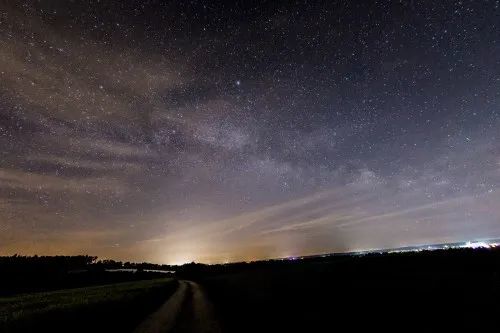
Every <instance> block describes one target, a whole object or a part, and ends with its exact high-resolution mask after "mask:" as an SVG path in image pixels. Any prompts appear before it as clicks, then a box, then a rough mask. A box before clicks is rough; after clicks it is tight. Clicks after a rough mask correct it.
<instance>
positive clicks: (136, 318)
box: [0, 279, 177, 332]
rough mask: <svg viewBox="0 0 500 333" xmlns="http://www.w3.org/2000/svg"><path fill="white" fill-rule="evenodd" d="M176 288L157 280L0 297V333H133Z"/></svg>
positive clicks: (167, 282)
mask: <svg viewBox="0 0 500 333" xmlns="http://www.w3.org/2000/svg"><path fill="white" fill-rule="evenodd" d="M176 287H177V280H174V279H155V280H144V281H134V282H124V283H116V284H111V285H102V286H92V287H86V288H76V289H67V290H58V291H50V292H39V293H32V294H22V295H17V296H11V297H4V298H0V332H131V331H132V330H133V328H134V327H136V326H137V325H138V324H139V323H140V322H141V321H142V320H143V319H144V317H146V316H147V315H148V314H149V313H150V312H152V311H154V310H155V309H156V308H157V307H158V306H160V304H161V303H163V302H164V301H165V299H168V297H170V295H171V294H172V293H173V292H174V291H175V289H176Z"/></svg>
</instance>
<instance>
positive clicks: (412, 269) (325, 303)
mask: <svg viewBox="0 0 500 333" xmlns="http://www.w3.org/2000/svg"><path fill="white" fill-rule="evenodd" d="M199 270H201V271H202V272H196V271H197V269H193V271H192V272H191V273H192V274H193V278H195V279H199V281H200V283H201V284H202V285H203V286H204V287H205V288H206V291H207V293H208V297H209V298H210V299H211V300H212V302H213V303H214V304H215V308H216V313H217V315H218V316H219V319H220V321H221V325H222V328H223V329H224V331H226V332H325V331H341V332H346V331H352V330H353V329H356V328H357V329H368V330H369V331H372V330H376V329H377V330H380V329H382V331H387V330H389V329H392V330H396V331H408V330H410V329H411V330H413V329H416V328H418V329H420V330H422V331H425V332H429V331H432V332H434V331H439V330H442V331H450V330H451V329H454V328H458V329H460V330H463V329H465V328H470V329H472V330H473V331H479V330H480V329H481V328H488V329H492V330H493V331H498V329H499V327H500V274H499V272H500V253H499V251H498V250H495V251H494V250H448V251H438V252H424V253H413V254H412V253H408V254H394V255H391V254H383V255H369V256H364V257H352V256H346V257H335V258H318V259H308V260H298V261H286V262H268V263H255V264H249V265H239V266H237V265H235V266H228V267H223V266H219V267H213V268H209V269H205V270H204V269H203V268H201V267H198V271H199Z"/></svg>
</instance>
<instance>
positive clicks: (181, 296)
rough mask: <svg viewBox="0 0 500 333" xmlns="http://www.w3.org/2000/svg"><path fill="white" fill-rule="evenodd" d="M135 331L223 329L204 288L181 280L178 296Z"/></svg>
mask: <svg viewBox="0 0 500 333" xmlns="http://www.w3.org/2000/svg"><path fill="white" fill-rule="evenodd" d="M134 332H135V333H160V332H161V333H171V332H179V333H189V332H199V333H220V327H219V324H218V322H217V320H216V319H215V318H214V312H213V308H212V304H211V303H210V301H209V300H208V298H207V297H206V294H205V293H204V292H203V290H202V288H201V287H200V286H199V285H198V284H197V283H195V282H192V281H179V287H178V288H177V290H176V291H175V293H174V294H173V295H172V296H171V297H170V298H169V299H168V300H167V301H166V302H165V303H164V304H163V305H162V306H161V307H160V308H159V309H158V310H157V311H156V312H154V313H152V314H151V315H150V316H149V317H148V318H146V320H144V322H142V323H141V324H140V325H139V326H138V327H137V328H136V330H135V331H134Z"/></svg>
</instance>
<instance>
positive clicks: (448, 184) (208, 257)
mask: <svg viewBox="0 0 500 333" xmlns="http://www.w3.org/2000/svg"><path fill="white" fill-rule="evenodd" d="M499 7H500V6H499V1H400V2H396V1H366V2H357V1H325V2H306V1H296V2H294V3H292V2H289V1H284V2H269V1H227V2H217V3H213V2H209V1H190V2H188V1H177V2H176V1H170V2H161V1H64V2H57V1H23V2H21V1H3V2H2V3H1V4H0V147H1V150H0V255H1V254H14V253H20V254H35V253H37V254H77V253H78V254H79V253H88V254H91V255H98V256H101V257H109V258H115V259H123V260H134V261H142V260H147V261H153V262H166V263H180V262H186V261H191V260H194V261H201V262H225V261H237V260H252V259H262V258H272V257H285V256H296V255H307V254H315V253H326V252H338V251H353V250H365V249H377V248H388V247H398V246H405V245H417V244H430V243H441V242H448V241H462V240H473V239H485V238H497V237H500V205H499V203H500V8H499Z"/></svg>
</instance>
